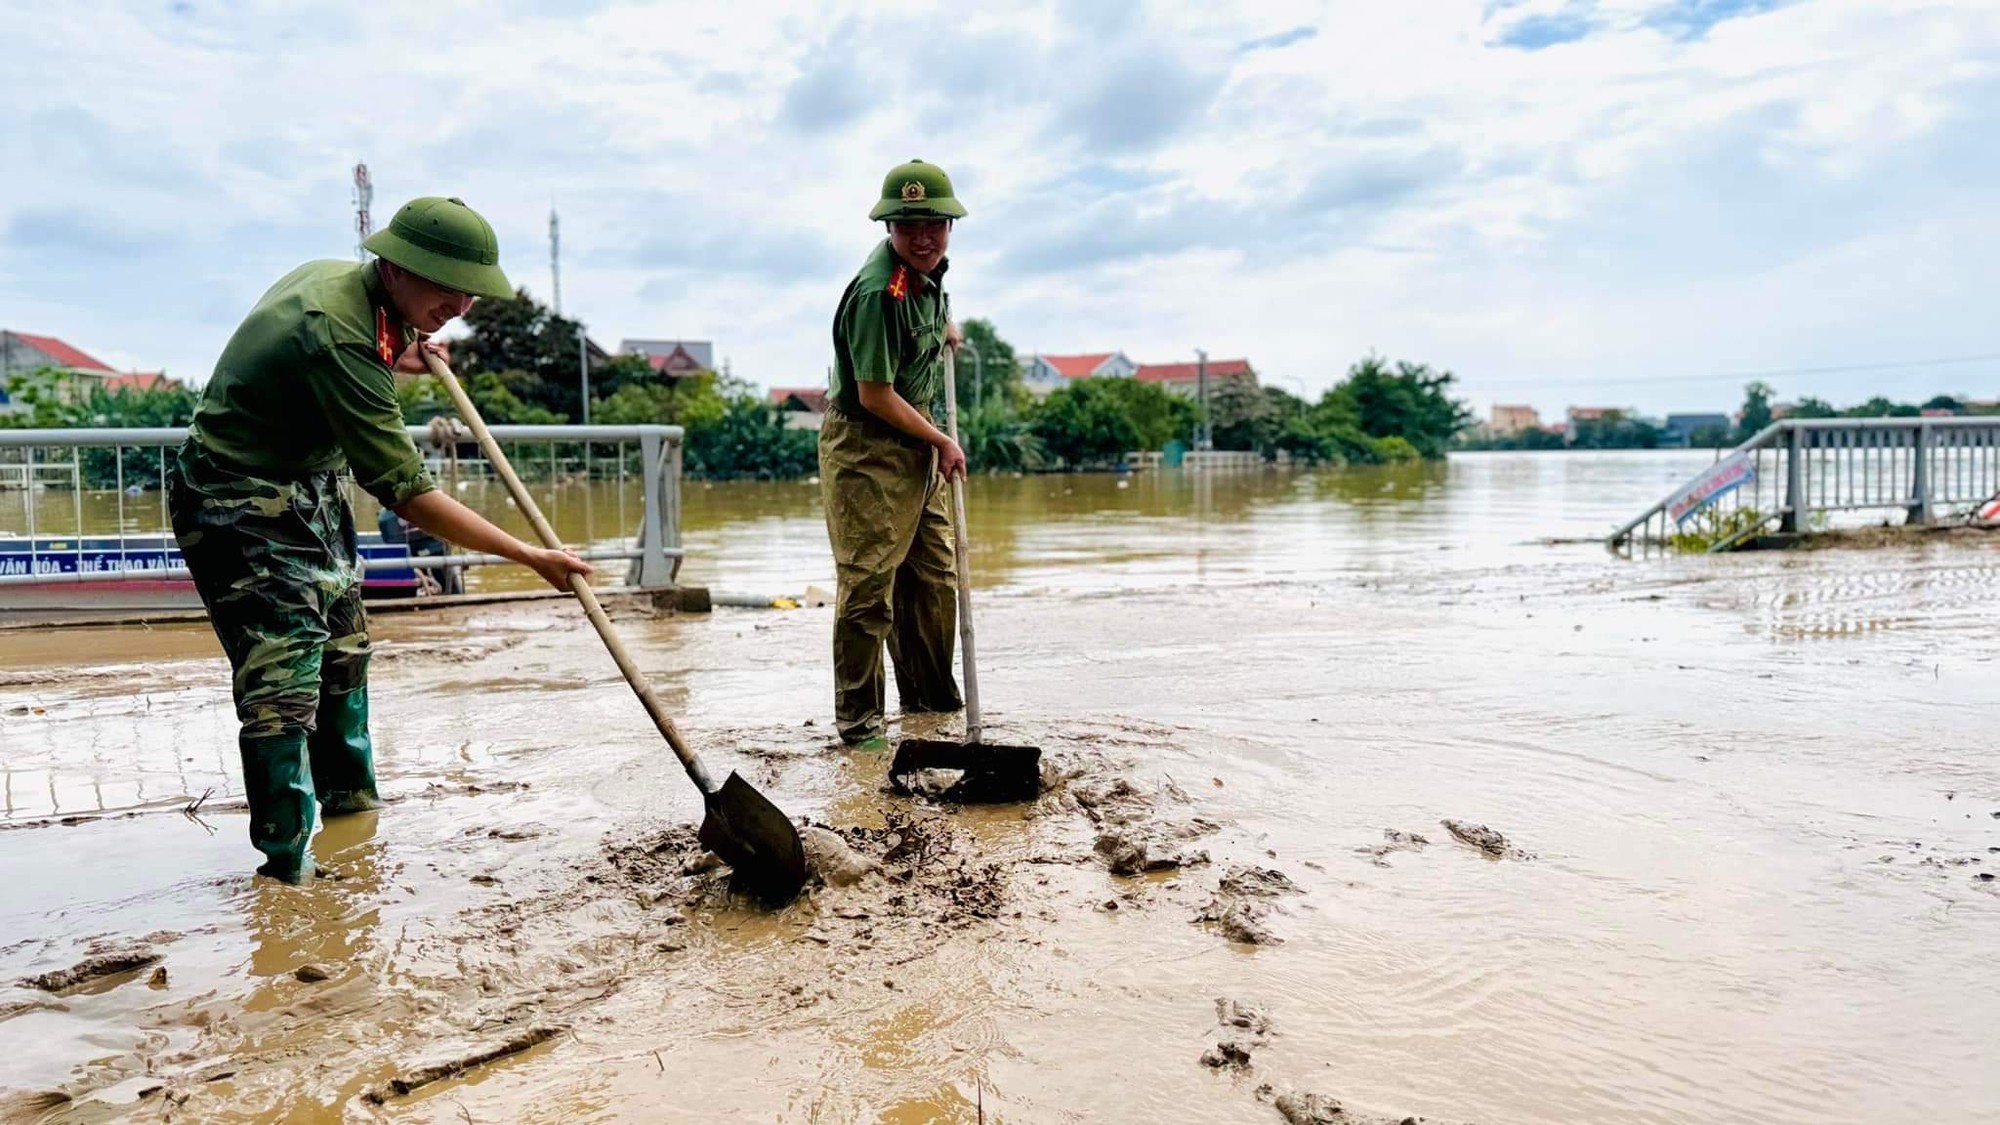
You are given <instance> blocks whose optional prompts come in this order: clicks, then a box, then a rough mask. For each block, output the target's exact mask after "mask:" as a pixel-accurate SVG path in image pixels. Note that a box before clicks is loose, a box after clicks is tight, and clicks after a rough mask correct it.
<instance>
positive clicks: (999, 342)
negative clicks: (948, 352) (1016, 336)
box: [958, 317, 1021, 411]
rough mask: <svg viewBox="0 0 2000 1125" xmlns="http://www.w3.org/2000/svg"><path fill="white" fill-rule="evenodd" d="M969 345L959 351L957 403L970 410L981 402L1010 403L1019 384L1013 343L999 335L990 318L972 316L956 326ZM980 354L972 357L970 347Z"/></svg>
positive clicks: (1017, 365)
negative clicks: (975, 357) (976, 357)
mask: <svg viewBox="0 0 2000 1125" xmlns="http://www.w3.org/2000/svg"><path fill="white" fill-rule="evenodd" d="M959 328H960V331H962V332H964V333H965V342H966V344H967V345H969V347H968V348H967V350H965V351H961V352H960V353H959V355H958V405H959V409H961V410H965V411H971V410H974V409H977V408H978V407H979V406H980V405H981V404H982V403H999V404H1000V405H1002V406H1009V405H1011V404H1012V403H1013V401H1014V388H1015V387H1017V386H1019V385H1020V382H1021V368H1020V359H1019V357H1018V356H1016V354H1015V352H1014V345H1012V344H1010V343H1008V342H1007V341H1006V340H1003V339H1001V337H1000V333H999V332H997V331H996V330H995V329H994V327H993V322H992V321H990V320H981V319H979V318H978V317H974V318H973V319H971V320H968V321H966V322H965V323H964V324H962V325H960V326H959ZM975 349H976V350H977V352H978V355H979V358H978V359H976V360H975V359H974V358H973V356H972V352H973V350H975Z"/></svg>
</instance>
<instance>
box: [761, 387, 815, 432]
mask: <svg viewBox="0 0 2000 1125" xmlns="http://www.w3.org/2000/svg"><path fill="white" fill-rule="evenodd" d="M771 405H773V406H775V407H777V408H778V410H779V411H780V412H781V413H783V414H784V416H785V425H787V426H789V427H791V428H792V429H795V430H817V429H819V426H820V423H821V422H823V421H825V420H826V388H825V387H772V388H771Z"/></svg>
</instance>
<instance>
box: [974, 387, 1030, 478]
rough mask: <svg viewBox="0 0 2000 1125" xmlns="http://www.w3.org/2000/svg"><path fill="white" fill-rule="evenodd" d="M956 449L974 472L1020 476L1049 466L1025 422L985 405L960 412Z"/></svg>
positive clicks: (1000, 408) (1002, 408)
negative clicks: (957, 445)
mask: <svg viewBox="0 0 2000 1125" xmlns="http://www.w3.org/2000/svg"><path fill="white" fill-rule="evenodd" d="M958 438H959V446H960V447H961V448H963V449H964V450H965V459H966V462H967V463H968V464H969V465H970V466H971V467H972V471H973V472H976V473H1019V472H1027V471H1029V470H1033V469H1039V468H1042V467H1044V466H1045V465H1047V464H1048V461H1049V451H1048V449H1047V447H1046V446H1044V445H1043V443H1042V439H1041V438H1040V437H1039V436H1037V435H1036V433H1035V432H1034V430H1033V429H1032V428H1031V427H1030V426H1029V424H1028V422H1027V420H1026V419H1024V418H1022V417H1020V416H1019V415H1017V414H1015V413H1013V412H1012V411H1011V410H1009V409H1007V408H1006V407H1005V406H1003V405H1001V404H999V403H996V402H988V403H987V405H986V408H985V409H984V410H974V411H966V412H962V413H961V414H960V415H959V419H958Z"/></svg>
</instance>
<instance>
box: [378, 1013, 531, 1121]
mask: <svg viewBox="0 0 2000 1125" xmlns="http://www.w3.org/2000/svg"><path fill="white" fill-rule="evenodd" d="M560 1032H561V1029H560V1028H555V1027H522V1028H516V1029H514V1030H513V1031H510V1032H508V1033H507V1034H505V1035H503V1036H501V1037H500V1038H498V1039H495V1040H491V1041H489V1042H486V1043H481V1044H476V1045H473V1046H468V1047H463V1048H456V1049H452V1050H448V1051H444V1052H440V1053H438V1054H434V1055H432V1056H431V1057H429V1058H428V1059H425V1060H422V1061H419V1062H416V1063H412V1064H410V1065H409V1066H407V1067H404V1068H402V1069H401V1070H400V1071H399V1072H398V1073H397V1075H396V1076H395V1077H394V1078H391V1079H389V1081H388V1082H387V1083H386V1084H384V1085H383V1086H380V1087H377V1088H376V1089H374V1090H371V1091H369V1092H368V1093H367V1094H365V1095H363V1098H364V1100H366V1101H368V1102H371V1103H373V1104H375V1105H381V1104H382V1103H383V1102H386V1101H388V1100H389V1099H390V1098H392V1097H403V1096H406V1095H408V1094H409V1093H411V1092H412V1091H415V1090H420V1089H422V1088H423V1087H425V1086H428V1085H430V1084H431V1083H433V1082H442V1081H444V1080H445V1079H447V1078H456V1077H458V1076H459V1075H461V1074H464V1073H465V1072H466V1071H469V1070H473V1069H475V1068H477V1067H482V1066H485V1065H486V1064H487V1063H490V1062H497V1061H499V1060H500V1059H504V1058H506V1057H507V1056H509V1055H518V1054H520V1053H521V1052H522V1051H525V1050H527V1049H528V1048H530V1047H533V1046H535V1045H537V1044H540V1043H546V1042H548V1041H549V1040H550V1039H553V1038H555V1037H556V1035H558V1034H559V1033H560Z"/></svg>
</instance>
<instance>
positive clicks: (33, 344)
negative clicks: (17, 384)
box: [0, 331, 118, 411]
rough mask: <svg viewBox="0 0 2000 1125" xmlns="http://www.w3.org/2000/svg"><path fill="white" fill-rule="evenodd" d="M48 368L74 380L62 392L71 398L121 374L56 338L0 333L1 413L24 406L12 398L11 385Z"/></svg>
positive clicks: (80, 349)
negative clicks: (10, 383) (13, 381)
mask: <svg viewBox="0 0 2000 1125" xmlns="http://www.w3.org/2000/svg"><path fill="white" fill-rule="evenodd" d="M44 367H53V368H55V369H56V370H58V371H62V372H65V373H66V374H68V375H70V376H72V377H73V378H72V379H71V380H70V381H69V382H68V383H67V384H66V385H65V386H64V387H63V388H62V393H63V394H64V395H65V396H68V397H74V396H77V395H80V394H82V393H83V391H84V389H85V388H86V387H88V386H89V382H90V381H92V380H96V381H102V380H105V379H109V378H111V377H112V376H114V375H117V374H118V372H117V371H115V370H113V369H112V367H111V365H110V364H108V363H106V362H104V361H103V360H101V359H98V358H97V357H96V356H94V355H91V354H90V353H89V352H86V351H84V350H83V349H82V348H78V347H74V346H72V345H70V344H68V343H66V342H64V341H62V340H58V339H56V338H55V337H54V336H31V335H29V334H28V333H26V332H5V331H0V411H12V410H19V409H20V404H19V403H16V402H13V401H11V400H10V399H9V397H8V394H7V383H8V381H9V380H11V379H12V378H13V377H14V376H16V375H26V374H27V373H28V372H30V371H36V370H39V369H41V368H44Z"/></svg>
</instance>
